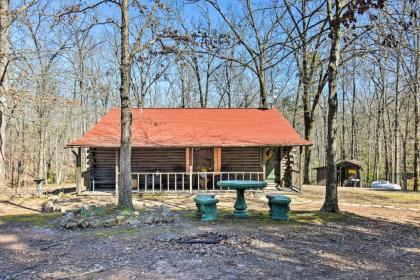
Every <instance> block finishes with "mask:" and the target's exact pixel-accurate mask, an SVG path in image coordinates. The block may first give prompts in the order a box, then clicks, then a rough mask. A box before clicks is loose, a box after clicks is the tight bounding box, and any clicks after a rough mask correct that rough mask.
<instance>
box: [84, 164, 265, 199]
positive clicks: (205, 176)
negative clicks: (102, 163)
mask: <svg viewBox="0 0 420 280" xmlns="http://www.w3.org/2000/svg"><path fill="white" fill-rule="evenodd" d="M119 175H120V174H118V177H119ZM131 179H132V181H131V183H132V188H133V189H132V191H133V192H135V193H143V192H151V193H155V192H178V191H181V192H182V191H184V192H185V191H188V192H189V193H192V192H193V191H194V190H200V191H216V190H223V189H221V188H219V187H218V186H217V182H218V181H220V180H257V181H264V180H265V179H266V178H265V166H263V168H262V171H221V172H193V171H192V168H190V172H132V173H131ZM93 180H94V179H93ZM118 181H119V180H118ZM117 189H118V188H116V191H117ZM92 190H93V191H95V183H93V185H92Z"/></svg>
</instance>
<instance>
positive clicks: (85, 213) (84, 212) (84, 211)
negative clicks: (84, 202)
mask: <svg viewBox="0 0 420 280" xmlns="http://www.w3.org/2000/svg"><path fill="white" fill-rule="evenodd" d="M91 215H92V213H91V212H90V211H89V210H88V209H86V208H80V216H82V217H83V218H85V219H86V218H89V217H90V216H91Z"/></svg>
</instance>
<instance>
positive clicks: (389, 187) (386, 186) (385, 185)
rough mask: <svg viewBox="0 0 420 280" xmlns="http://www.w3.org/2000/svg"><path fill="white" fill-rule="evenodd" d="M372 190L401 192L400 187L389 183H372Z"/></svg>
mask: <svg viewBox="0 0 420 280" xmlns="http://www.w3.org/2000/svg"><path fill="white" fill-rule="evenodd" d="M370 187H371V188H373V189H382V190H401V186H400V185H398V184H393V183H390V182H389V181H374V182H372V184H371V185H370Z"/></svg>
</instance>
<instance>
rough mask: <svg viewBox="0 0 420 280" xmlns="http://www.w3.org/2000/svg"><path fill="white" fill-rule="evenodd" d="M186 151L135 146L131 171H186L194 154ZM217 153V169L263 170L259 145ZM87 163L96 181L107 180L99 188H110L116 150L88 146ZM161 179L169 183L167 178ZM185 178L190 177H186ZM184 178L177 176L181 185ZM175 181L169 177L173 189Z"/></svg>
mask: <svg viewBox="0 0 420 280" xmlns="http://www.w3.org/2000/svg"><path fill="white" fill-rule="evenodd" d="M187 150H188V149H186V148H133V149H132V159H131V166H132V172H134V173H136V172H140V173H141V172H150V173H152V172H158V171H159V172H187V171H188V169H187V167H188V165H187V163H188V161H187V156H190V157H191V151H190V152H187ZM188 154H189V155H188ZM214 156H215V157H216V159H215V160H216V163H217V165H219V166H215V167H217V169H219V168H220V167H221V168H220V170H221V171H237V172H256V171H261V170H262V167H261V164H262V160H261V149H260V148H259V147H235V148H216V149H215V150H214ZM88 165H89V171H90V174H91V176H93V177H94V178H95V181H97V182H98V181H102V182H103V181H106V182H107V183H106V184H101V183H98V184H97V185H96V187H98V188H100V187H105V185H107V186H108V187H109V186H111V185H113V184H114V182H115V149H110V148H91V149H89V150H88ZM135 178H136V176H135V175H133V179H135ZM158 178H159V177H156V178H155V180H158ZM139 179H140V185H141V186H144V183H145V180H144V176H140V177H139ZM162 179H163V182H164V183H165V184H166V182H167V177H165V178H162ZM184 179H185V180H187V179H186V177H185V178H184ZM255 179H256V178H255ZM181 180H182V177H181V176H180V175H179V176H178V177H177V182H178V184H179V185H178V186H179V187H180V185H181ZM108 182H109V183H108ZM136 182H137V181H136ZM151 182H152V180H151V178H149V179H148V185H149V187H150V184H151ZM156 183H157V182H156ZM135 184H137V183H135ZM173 184H174V177H170V185H171V188H172V186H173ZM186 184H187V183H186ZM194 184H195V181H194Z"/></svg>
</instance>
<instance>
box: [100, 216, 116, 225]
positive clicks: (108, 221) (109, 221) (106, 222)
mask: <svg viewBox="0 0 420 280" xmlns="http://www.w3.org/2000/svg"><path fill="white" fill-rule="evenodd" d="M103 225H104V227H113V226H116V225H117V221H116V219H115V218H109V219H106V220H104V222H103Z"/></svg>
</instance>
